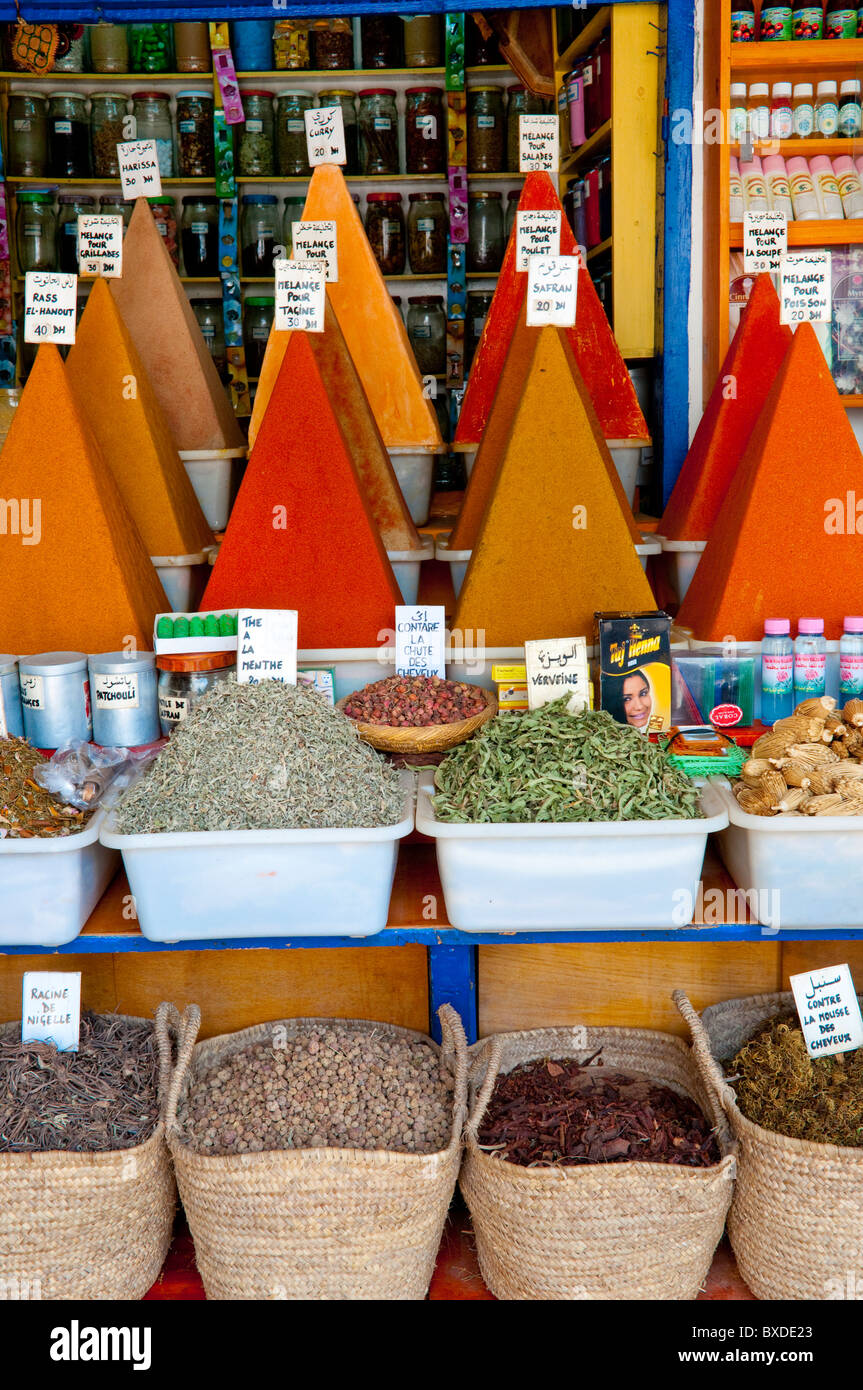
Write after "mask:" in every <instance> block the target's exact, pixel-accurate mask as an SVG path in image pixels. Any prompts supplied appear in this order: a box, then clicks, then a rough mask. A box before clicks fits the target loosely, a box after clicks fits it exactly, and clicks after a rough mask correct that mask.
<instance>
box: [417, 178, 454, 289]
mask: <svg viewBox="0 0 863 1390" xmlns="http://www.w3.org/2000/svg"><path fill="white" fill-rule="evenodd" d="M448 229H449V219H448V217H447V212H446V207H445V206H444V201H443V198H442V197H441V195H440V194H439V193H409V194H408V257H409V259H410V267H411V274H412V275H446V255H447V234H448Z"/></svg>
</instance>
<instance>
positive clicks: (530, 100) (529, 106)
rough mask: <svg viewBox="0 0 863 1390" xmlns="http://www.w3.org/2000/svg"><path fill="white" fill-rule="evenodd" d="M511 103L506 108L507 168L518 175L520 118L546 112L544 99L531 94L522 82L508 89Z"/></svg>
mask: <svg viewBox="0 0 863 1390" xmlns="http://www.w3.org/2000/svg"><path fill="white" fill-rule="evenodd" d="M506 90H507V92H508V94H509V102H508V105H507V108H506V167H507V168H508V169H512V170H514V171H515V172H516V173H518V155H519V138H518V118H519V116H541V115H542V113H543V111H544V110H545V102H544V101H543V99H542V97H538V96H536V95H535V94H534V93H533V92H529V91H528V89H527V87H525V86H523V85H522V83H521V82H514V83H513V84H512V86H510V87H507V89H506Z"/></svg>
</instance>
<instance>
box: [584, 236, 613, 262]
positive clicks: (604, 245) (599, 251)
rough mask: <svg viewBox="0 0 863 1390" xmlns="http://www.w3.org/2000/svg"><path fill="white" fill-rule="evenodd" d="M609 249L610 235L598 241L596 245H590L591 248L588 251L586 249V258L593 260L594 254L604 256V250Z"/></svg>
mask: <svg viewBox="0 0 863 1390" xmlns="http://www.w3.org/2000/svg"><path fill="white" fill-rule="evenodd" d="M610 250H611V237H610V236H609V237H606V238H605V241H601V242H600V243H599V245H598V246H594V247H592V248H591V249H590V251H588V253H587V259H588V260H589V261H592V260H594V258H595V257H596V256H604V255H605V253H606V251H610Z"/></svg>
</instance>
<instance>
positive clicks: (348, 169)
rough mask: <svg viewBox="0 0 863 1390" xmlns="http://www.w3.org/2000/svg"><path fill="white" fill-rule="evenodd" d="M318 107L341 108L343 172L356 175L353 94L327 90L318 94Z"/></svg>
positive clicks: (343, 90) (358, 156)
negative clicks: (343, 133)
mask: <svg viewBox="0 0 863 1390" xmlns="http://www.w3.org/2000/svg"><path fill="white" fill-rule="evenodd" d="M318 105H319V106H340V107H341V108H342V121H343V123H344V127H345V155H346V156H347V159H346V162H345V165H344V172H345V173H346V174H358V173H359V172H360V145H359V132H358V128H357V104H356V100H355V99H354V94H353V92H349V91H348V90H347V89H342V88H339V87H331V88H328V89H327V90H326V91H324V92H318Z"/></svg>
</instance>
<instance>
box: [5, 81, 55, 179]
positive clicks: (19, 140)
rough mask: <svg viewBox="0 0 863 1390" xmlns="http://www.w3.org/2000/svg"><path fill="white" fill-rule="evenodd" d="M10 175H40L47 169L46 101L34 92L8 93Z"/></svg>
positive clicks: (8, 156)
mask: <svg viewBox="0 0 863 1390" xmlns="http://www.w3.org/2000/svg"><path fill="white" fill-rule="evenodd" d="M6 158H7V161H8V164H9V173H10V175H12V177H13V178H14V177H24V178H42V176H43V175H44V174H45V173H46V171H47V168H48V100H47V98H46V97H43V96H39V94H38V93H37V92H10V94H9V144H8V146H7V150H6Z"/></svg>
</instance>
